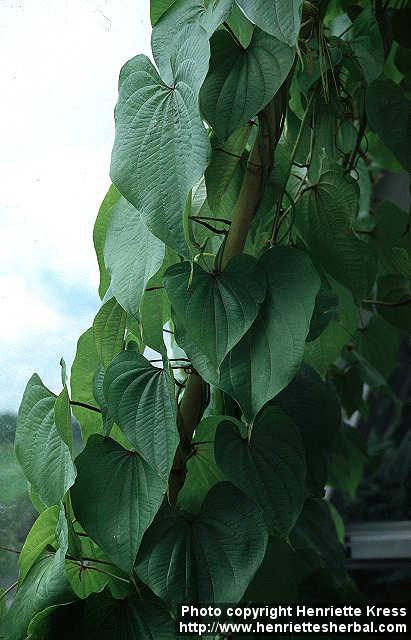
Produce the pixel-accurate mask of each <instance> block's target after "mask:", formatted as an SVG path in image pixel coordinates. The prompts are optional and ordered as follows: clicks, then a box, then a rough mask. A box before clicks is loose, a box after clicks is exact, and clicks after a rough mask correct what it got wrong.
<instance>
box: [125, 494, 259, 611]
mask: <svg viewBox="0 0 411 640" xmlns="http://www.w3.org/2000/svg"><path fill="white" fill-rule="evenodd" d="M267 538H268V537H267V532H266V529H265V526H264V521H263V518H262V515H261V513H260V511H259V510H258V508H257V507H256V506H255V505H254V504H253V502H252V501H251V500H248V498H247V497H246V496H245V495H244V494H242V493H241V492H240V491H239V490H238V489H236V488H235V487H234V486H233V485H232V484H230V483H229V482H221V483H219V484H216V485H214V487H213V488H212V489H211V490H210V492H209V494H208V495H207V497H206V499H205V500H204V502H203V504H202V507H201V510H200V512H199V513H198V514H197V515H196V516H190V517H188V516H187V514H185V513H184V512H179V511H178V510H177V509H175V508H171V507H169V506H168V505H164V506H163V507H162V509H161V510H160V512H159V513H158V515H157V517H156V518H155V520H154V522H153V524H152V526H151V527H150V529H149V531H148V532H147V534H146V536H145V537H144V540H143V543H142V546H141V548H140V552H139V555H138V558H137V563H136V573H137V575H138V576H139V578H140V579H141V580H142V581H143V582H145V583H146V584H147V585H148V586H149V587H150V589H152V591H154V593H155V594H156V595H157V596H159V597H160V598H161V599H162V600H164V601H165V602H167V603H168V604H170V605H171V606H173V607H176V606H177V605H178V604H179V603H182V602H207V603H208V604H211V603H213V602H238V601H239V600H240V598H241V597H242V596H243V594H244V591H245V589H246V588H247V586H248V583H249V582H250V580H251V578H252V577H253V575H254V573H255V572H256V570H257V568H258V567H259V566H260V564H261V562H262V559H263V558H264V554H265V550H266V545H267Z"/></svg>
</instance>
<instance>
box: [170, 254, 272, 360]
mask: <svg viewBox="0 0 411 640" xmlns="http://www.w3.org/2000/svg"><path fill="white" fill-rule="evenodd" d="M164 285H165V288H166V291H167V295H168V296H169V298H170V301H171V305H172V307H173V310H174V312H175V315H176V322H177V324H180V325H181V327H182V328H183V330H184V331H186V332H187V334H188V335H189V337H190V338H191V340H192V341H193V342H194V343H195V344H196V346H197V348H198V349H199V350H200V351H201V352H202V353H204V354H205V355H206V356H207V358H209V360H210V362H211V363H212V364H213V365H214V366H215V367H218V366H219V365H220V364H221V362H222V361H223V360H224V358H225V356H226V355H227V353H228V352H229V351H230V350H231V349H232V348H233V347H234V346H235V345H236V344H237V343H238V341H239V340H240V339H241V338H242V336H243V335H244V334H245V333H246V331H247V330H248V329H249V328H250V326H251V324H252V323H253V321H254V320H255V318H256V316H257V313H258V310H259V308H260V305H261V303H262V302H263V300H264V296H265V292H266V279H265V274H264V271H262V270H261V269H258V265H257V261H256V260H255V259H254V258H252V257H251V256H247V255H242V256H236V257H234V258H232V260H230V262H229V263H228V265H227V267H226V268H225V269H224V271H222V272H220V273H210V272H208V271H204V269H202V268H201V267H200V266H199V265H198V264H197V263H194V265H193V269H192V273H191V265H190V264H189V263H188V262H183V263H181V264H178V265H174V266H172V267H170V268H169V269H168V270H167V272H166V274H165V277H164Z"/></svg>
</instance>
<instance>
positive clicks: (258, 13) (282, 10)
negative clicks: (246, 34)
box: [236, 0, 302, 45]
mask: <svg viewBox="0 0 411 640" xmlns="http://www.w3.org/2000/svg"><path fill="white" fill-rule="evenodd" d="M236 2H237V4H238V6H239V7H241V9H242V10H243V11H244V13H245V15H246V16H247V18H249V19H250V20H251V21H252V22H254V23H255V24H256V25H258V26H259V27H260V28H261V29H263V30H264V31H266V32H267V33H270V34H271V35H272V36H275V37H276V38H278V40H281V42H286V43H287V44H289V45H295V44H296V43H297V40H298V34H299V32H300V24H301V10H300V8H301V5H302V0H236Z"/></svg>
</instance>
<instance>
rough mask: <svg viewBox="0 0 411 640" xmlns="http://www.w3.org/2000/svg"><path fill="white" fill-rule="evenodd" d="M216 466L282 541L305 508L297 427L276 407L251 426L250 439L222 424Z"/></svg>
mask: <svg viewBox="0 0 411 640" xmlns="http://www.w3.org/2000/svg"><path fill="white" fill-rule="evenodd" d="M215 456H216V462H217V464H218V466H219V467H220V469H221V470H222V472H223V473H224V475H225V476H226V478H227V479H228V480H230V481H231V482H232V483H233V484H234V485H235V486H236V487H238V488H239V489H241V491H243V492H244V493H245V494H246V495H248V497H249V498H251V499H252V500H254V502H255V503H256V504H258V506H259V507H260V509H261V511H262V513H263V514H264V519H265V522H266V525H267V528H268V530H269V532H270V533H277V534H280V535H281V536H282V537H284V538H286V537H287V536H288V534H289V532H290V531H291V529H292V527H293V526H294V524H295V522H296V520H297V518H298V516H299V514H300V512H301V509H302V506H303V503H304V489H305V484H304V483H305V476H306V465H305V452H304V446H303V442H302V439H301V435H300V433H299V430H298V428H297V427H296V426H295V424H294V423H293V422H292V420H291V419H290V418H289V417H288V416H287V415H286V414H285V413H283V412H282V411H281V410H280V409H277V408H275V407H267V408H266V409H265V410H264V411H263V412H262V414H261V415H260V416H259V417H258V418H257V420H256V421H255V423H254V425H253V428H252V432H251V437H250V438H248V437H247V435H245V434H244V433H242V430H241V427H240V428H239V425H235V424H233V423H232V422H221V423H220V425H219V427H218V429H217V433H216V439H215Z"/></svg>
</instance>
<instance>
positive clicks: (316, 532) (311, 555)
mask: <svg viewBox="0 0 411 640" xmlns="http://www.w3.org/2000/svg"><path fill="white" fill-rule="evenodd" d="M290 540H291V545H292V547H293V548H294V549H296V550H298V551H301V552H302V553H303V554H304V555H303V557H304V556H305V558H304V560H305V562H306V563H307V565H311V567H312V569H316V568H318V567H324V568H327V569H328V570H330V571H332V573H333V575H334V576H335V579H336V580H337V581H338V582H340V583H341V582H344V581H345V580H346V568H345V567H346V560H345V553H344V547H343V546H342V545H341V544H340V542H339V541H338V538H337V531H336V528H335V525H334V521H333V519H332V516H331V513H330V508H329V506H328V504H327V502H325V501H324V500H318V499H315V500H314V499H311V498H310V499H308V500H307V501H306V502H305V505H304V509H303V510H302V512H301V515H300V517H299V519H298V522H297V524H296V526H295V527H294V530H293V531H292V534H291V536H290Z"/></svg>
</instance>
